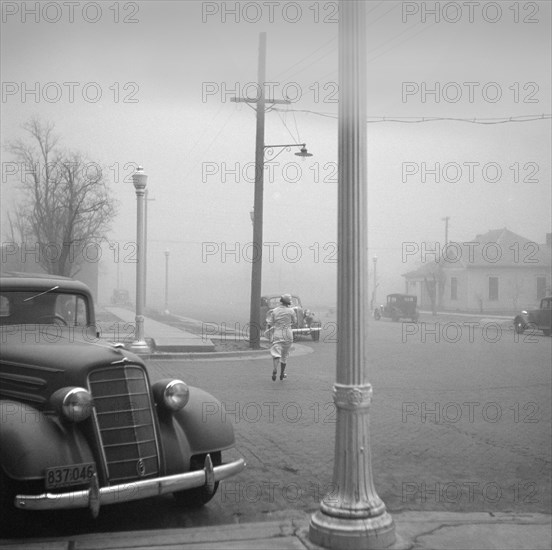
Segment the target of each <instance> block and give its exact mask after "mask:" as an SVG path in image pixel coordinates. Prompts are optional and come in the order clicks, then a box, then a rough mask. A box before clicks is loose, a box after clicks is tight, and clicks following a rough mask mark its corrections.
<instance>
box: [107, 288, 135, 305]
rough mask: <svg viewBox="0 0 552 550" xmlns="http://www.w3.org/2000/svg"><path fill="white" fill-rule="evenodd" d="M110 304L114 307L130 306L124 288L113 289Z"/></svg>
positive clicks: (128, 295)
mask: <svg viewBox="0 0 552 550" xmlns="http://www.w3.org/2000/svg"><path fill="white" fill-rule="evenodd" d="M111 304H112V305H114V306H132V302H131V301H130V294H129V292H128V290H126V289H125V288H114V289H113V294H112V295H111Z"/></svg>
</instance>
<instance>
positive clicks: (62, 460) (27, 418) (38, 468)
mask: <svg viewBox="0 0 552 550" xmlns="http://www.w3.org/2000/svg"><path fill="white" fill-rule="evenodd" d="M0 416H1V418H0V441H1V442H2V444H1V445H0V466H1V467H2V469H3V470H4V472H5V473H6V474H7V475H8V476H9V477H11V478H12V479H16V480H36V479H42V478H44V471H45V469H46V468H51V467H54V466H70V465H72V464H83V463H85V462H95V461H94V457H93V455H92V451H91V449H90V446H89V445H88V442H87V441H86V439H85V437H84V435H83V434H82V432H81V430H80V429H79V427H78V424H70V423H61V422H59V420H58V419H57V418H55V417H52V416H47V415H46V414H44V413H43V412H41V411H39V410H38V409H36V408H35V407H33V406H32V405H29V404H26V403H18V402H17V401H11V400H0Z"/></svg>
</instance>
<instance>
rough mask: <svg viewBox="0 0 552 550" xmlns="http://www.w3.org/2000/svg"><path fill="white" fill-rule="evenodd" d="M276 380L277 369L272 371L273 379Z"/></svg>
mask: <svg viewBox="0 0 552 550" xmlns="http://www.w3.org/2000/svg"><path fill="white" fill-rule="evenodd" d="M275 380H276V371H275V370H274V371H272V381H273V382H274V381H275Z"/></svg>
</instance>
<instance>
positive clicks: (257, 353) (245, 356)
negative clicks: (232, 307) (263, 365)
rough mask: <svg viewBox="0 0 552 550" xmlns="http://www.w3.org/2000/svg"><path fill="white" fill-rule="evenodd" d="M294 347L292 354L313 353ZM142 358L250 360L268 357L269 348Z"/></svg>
mask: <svg viewBox="0 0 552 550" xmlns="http://www.w3.org/2000/svg"><path fill="white" fill-rule="evenodd" d="M294 346H295V349H294V350H293V351H292V355H294V356H300V355H307V354H309V353H313V352H314V350H313V349H312V348H311V347H309V346H305V345H302V344H294ZM140 357H141V358H142V359H144V360H157V359H159V360H163V361H166V360H171V359H172V360H181V361H202V360H203V361H224V360H234V361H237V360H239V359H241V360H244V361H251V360H254V359H260V358H262V357H266V358H269V357H270V349H269V348H264V349H260V350H251V351H246V350H238V351H208V352H200V351H198V352H181V353H162V352H160V353H150V354H144V355H140Z"/></svg>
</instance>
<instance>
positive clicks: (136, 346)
mask: <svg viewBox="0 0 552 550" xmlns="http://www.w3.org/2000/svg"><path fill="white" fill-rule="evenodd" d="M129 350H130V351H132V353H136V354H137V355H148V354H150V353H151V350H150V348H149V346H148V344H147V342H146V341H145V340H137V341H136V342H132V344H130V346H129Z"/></svg>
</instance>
